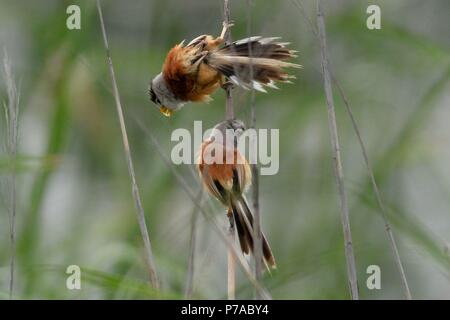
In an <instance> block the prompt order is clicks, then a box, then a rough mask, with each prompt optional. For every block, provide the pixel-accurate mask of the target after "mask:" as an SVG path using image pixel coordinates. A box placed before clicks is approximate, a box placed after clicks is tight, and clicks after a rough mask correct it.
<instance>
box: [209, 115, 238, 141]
mask: <svg viewBox="0 0 450 320" xmlns="http://www.w3.org/2000/svg"><path fill="white" fill-rule="evenodd" d="M244 131H245V124H244V122H243V121H242V120H239V119H232V120H225V121H222V122H219V123H218V124H216V125H215V126H214V128H213V130H212V132H211V138H213V139H214V140H215V141H217V142H219V141H224V139H225V142H226V143H231V141H233V142H234V145H235V146H236V145H237V140H238V139H239V137H240V136H241V135H242V134H243V133H244ZM227 134H232V135H233V137H234V139H233V140H231V141H228V139H227V137H228V136H227Z"/></svg>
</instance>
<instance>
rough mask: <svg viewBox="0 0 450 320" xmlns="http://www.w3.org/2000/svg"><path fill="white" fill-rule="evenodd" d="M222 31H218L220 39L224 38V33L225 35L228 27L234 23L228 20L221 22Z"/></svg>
mask: <svg viewBox="0 0 450 320" xmlns="http://www.w3.org/2000/svg"><path fill="white" fill-rule="evenodd" d="M222 26H223V27H222V32H221V33H220V36H219V38H220V39H222V40H224V39H225V35H226V33H227V31H228V29H230V28H231V27H232V26H234V23H233V22H232V21H230V22H225V21H224V22H223V23H222Z"/></svg>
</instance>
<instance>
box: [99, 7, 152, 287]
mask: <svg viewBox="0 0 450 320" xmlns="http://www.w3.org/2000/svg"><path fill="white" fill-rule="evenodd" d="M97 10H98V15H99V18H100V26H101V29H102V34H103V42H104V45H105V50H106V59H107V63H108V68H109V74H110V76H111V82H112V86H113V95H114V99H115V102H116V108H117V115H118V117H119V123H120V130H121V132H122V142H123V148H124V153H125V158H126V160H127V165H128V173H129V175H130V179H131V189H132V194H133V199H134V203H135V206H136V214H137V218H138V223H139V228H140V230H141V235H142V240H143V241H144V248H145V255H146V264H147V268H148V273H149V278H150V283H151V284H152V286H153V287H154V288H155V289H159V280H158V276H157V273H156V267H155V263H154V259H153V253H152V246H151V243H150V237H149V234H148V230H147V225H146V223H145V214H144V208H143V207H142V202H141V197H140V195H139V188H138V185H137V183H136V176H135V173H134V166H133V160H132V158H131V151H130V145H129V143H128V135H127V130H126V127H125V120H124V116H123V110H122V104H121V102H120V96H119V89H118V87H117V82H116V76H115V74H114V67H113V63H112V59H111V54H110V50H109V44H108V38H107V35H106V29H105V23H104V21H103V14H102V7H101V4H100V0H97Z"/></svg>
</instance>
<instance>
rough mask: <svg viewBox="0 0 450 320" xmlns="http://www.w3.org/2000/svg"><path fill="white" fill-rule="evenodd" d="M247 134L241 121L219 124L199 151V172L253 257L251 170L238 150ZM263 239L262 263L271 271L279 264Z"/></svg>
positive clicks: (226, 121) (243, 246)
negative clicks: (247, 194) (247, 193)
mask: <svg viewBox="0 0 450 320" xmlns="http://www.w3.org/2000/svg"><path fill="white" fill-rule="evenodd" d="M244 131H245V126H244V123H243V122H242V121H240V120H225V121H222V122H220V123H219V124H217V125H216V126H215V127H214V128H213V130H212V132H211V135H210V136H209V138H208V139H206V140H205V141H204V142H203V143H202V145H201V147H200V153H199V160H198V171H199V174H200V177H201V180H202V181H203V185H204V186H205V188H206V189H207V190H208V192H209V193H210V194H211V195H212V196H214V197H215V198H216V199H218V200H219V201H220V202H221V203H222V204H223V205H224V206H225V207H227V214H228V216H229V217H231V216H232V217H233V218H234V222H235V226H236V231H237V234H238V238H239V243H240V246H241V249H242V252H243V253H245V254H250V253H251V252H253V250H254V243H255V241H254V239H253V214H252V212H251V210H250V208H249V206H248V203H247V200H246V199H245V196H244V192H245V191H246V190H247V189H248V187H249V186H250V184H251V180H252V178H251V170H250V166H249V164H248V162H247V160H246V159H245V157H244V156H243V155H242V154H241V153H240V152H239V150H238V148H237V139H238V138H239V136H240V135H242V133H243V132H244ZM230 132H231V135H230V134H229V133H230ZM230 136H231V138H230ZM261 235H262V237H261V238H262V252H263V261H264V263H265V265H266V267H267V268H268V269H269V270H270V268H272V269H274V268H276V263H275V258H274V256H273V254H272V250H271V249H270V246H269V242H268V241H267V239H266V237H265V236H264V234H263V233H262V232H261Z"/></svg>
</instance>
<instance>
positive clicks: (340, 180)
mask: <svg viewBox="0 0 450 320" xmlns="http://www.w3.org/2000/svg"><path fill="white" fill-rule="evenodd" d="M317 25H318V29H319V41H320V52H321V61H322V73H323V78H324V90H325V96H326V100H327V106H328V126H329V129H330V140H331V147H332V153H333V162H334V172H335V176H336V184H337V188H338V191H339V198H340V202H341V222H342V227H343V231H344V241H345V258H346V261H347V276H348V281H349V287H350V295H351V297H352V299H353V300H359V293H358V281H357V276H356V264H355V255H354V253H353V244H352V235H351V231H350V214H349V209H348V203H347V195H346V192H345V187H344V170H343V167H342V161H341V152H340V147H339V137H338V130H337V124H336V113H335V108H334V100H333V91H332V88H331V78H330V72H329V70H328V58H327V46H326V35H325V18H324V14H323V9H322V3H321V1H320V0H318V1H317Z"/></svg>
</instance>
